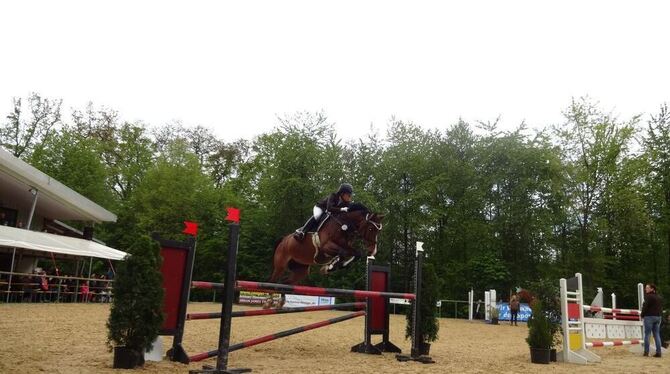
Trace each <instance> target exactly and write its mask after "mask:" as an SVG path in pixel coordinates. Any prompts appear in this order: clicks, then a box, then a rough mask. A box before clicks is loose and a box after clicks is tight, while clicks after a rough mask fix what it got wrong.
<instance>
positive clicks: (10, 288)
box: [7, 247, 16, 303]
mask: <svg viewBox="0 0 670 374" xmlns="http://www.w3.org/2000/svg"><path fill="white" fill-rule="evenodd" d="M15 256H16V247H14V251H12V266H11V267H10V268H9V283H8V284H7V302H8V303H9V296H10V295H11V294H12V275H14V257H15Z"/></svg>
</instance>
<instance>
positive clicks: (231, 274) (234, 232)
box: [216, 223, 251, 373]
mask: <svg viewBox="0 0 670 374" xmlns="http://www.w3.org/2000/svg"><path fill="white" fill-rule="evenodd" d="M228 227H229V228H230V236H229V245H228V256H227V258H226V260H227V261H228V266H227V267H226V280H225V283H224V289H223V299H222V303H221V304H222V307H221V315H222V318H221V329H220V330H219V349H218V357H217V358H216V372H219V373H221V372H223V373H228V372H237V373H240V372H247V371H251V370H250V369H233V370H228V353H229V352H230V330H231V320H232V316H231V314H232V312H233V299H234V297H235V279H236V276H237V249H238V244H239V243H238V240H239V236H240V225H239V224H236V223H231V224H230V225H228Z"/></svg>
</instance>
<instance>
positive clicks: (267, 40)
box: [0, 0, 670, 140]
mask: <svg viewBox="0 0 670 374" xmlns="http://www.w3.org/2000/svg"><path fill="white" fill-rule="evenodd" d="M668 15H670V2H668V1H611V0H610V1H584V0H580V1H565V0H561V1H511V0H508V1H471V0H468V1H435V2H432V1H430V2H429V1H402V2H399V1H388V0H386V1H363V0H358V1H341V0H340V1H330V2H324V1H314V0H312V1H286V0H282V1H238V2H230V1H227V2H224V1H182V2H179V3H175V2H168V1H156V2H149V1H137V0H136V1H90V0H89V1H3V2H1V3H0V41H1V44H0V114H2V118H1V119H0V120H2V121H4V120H5V119H4V117H5V115H6V113H8V112H9V110H10V108H11V99H12V97H15V96H23V97H25V96H27V95H28V94H29V93H30V92H38V93H40V94H42V95H44V96H48V97H55V98H62V99H63V100H64V106H65V108H66V112H70V109H69V108H71V107H77V108H81V107H83V106H85V104H86V103H87V102H88V101H93V103H94V104H96V105H105V106H107V107H111V108H113V109H116V110H118V111H119V112H120V114H121V115H122V117H123V119H125V120H143V121H145V122H147V123H148V124H151V125H160V124H163V123H165V122H168V121H171V120H181V121H182V122H183V123H184V124H186V125H203V126H207V127H211V128H214V129H215V131H216V133H217V134H218V135H219V136H221V137H222V138H223V139H224V140H233V139H237V138H240V137H244V138H251V137H253V136H254V135H257V134H260V133H263V132H267V131H270V130H271V129H272V128H273V127H275V126H276V125H277V121H276V116H277V115H280V116H283V115H284V114H285V113H293V112H296V111H305V110H306V111H319V110H323V111H325V113H326V114H327V115H328V117H329V119H330V121H332V122H335V123H336V129H337V131H338V133H339V134H340V136H342V137H345V138H356V137H359V136H362V135H364V134H365V133H367V131H368V129H369V127H370V124H374V125H375V126H376V127H377V128H379V129H384V128H385V126H386V124H387V123H388V121H389V119H390V118H391V117H392V116H395V117H396V118H398V119H402V120H407V121H412V122H414V123H416V124H420V125H422V126H424V127H427V128H442V129H443V128H446V127H447V126H449V125H451V124H453V123H455V122H456V121H457V120H458V118H459V117H462V118H463V119H465V120H466V121H471V122H474V121H476V120H482V121H489V120H494V119H495V118H496V117H498V116H501V120H502V124H503V126H505V127H506V128H513V127H515V126H516V125H518V124H519V123H520V122H521V121H523V120H525V121H526V122H527V123H528V124H529V126H530V127H544V126H546V125H548V124H554V123H557V122H561V121H562V116H561V111H562V110H563V109H564V108H565V107H567V106H568V105H569V103H570V100H571V98H572V97H579V96H584V95H588V96H590V97H592V98H593V99H595V100H597V101H599V102H600V104H601V108H602V109H603V110H606V111H610V110H611V111H613V112H614V113H616V114H619V115H620V116H621V117H622V118H625V117H629V116H631V115H633V114H636V113H654V112H656V111H657V110H658V108H659V106H660V105H661V104H662V103H664V102H670V31H669V30H670V26H669V25H668Z"/></svg>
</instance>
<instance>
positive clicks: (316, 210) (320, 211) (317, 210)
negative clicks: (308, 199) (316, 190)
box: [312, 205, 323, 221]
mask: <svg viewBox="0 0 670 374" xmlns="http://www.w3.org/2000/svg"><path fill="white" fill-rule="evenodd" d="M312 213H313V214H314V219H316V220H317V221H318V220H319V218H321V215H322V214H323V209H321V208H319V207H318V206H316V205H314V208H313V209H312Z"/></svg>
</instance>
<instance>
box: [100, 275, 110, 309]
mask: <svg viewBox="0 0 670 374" xmlns="http://www.w3.org/2000/svg"><path fill="white" fill-rule="evenodd" d="M99 279H100V281H99V282H98V289H99V291H98V293H99V295H100V296H99V297H98V301H99V302H101V303H106V302H107V299H108V296H109V289H108V288H107V285H108V284H109V282H107V281H106V278H105V275H104V274H101V275H100V278H99Z"/></svg>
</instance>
